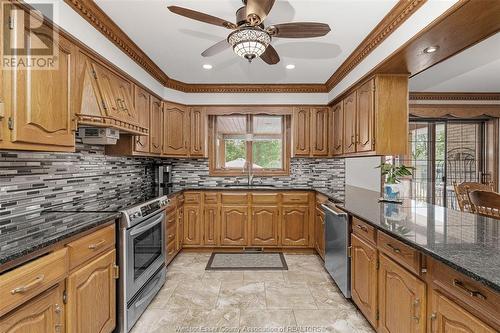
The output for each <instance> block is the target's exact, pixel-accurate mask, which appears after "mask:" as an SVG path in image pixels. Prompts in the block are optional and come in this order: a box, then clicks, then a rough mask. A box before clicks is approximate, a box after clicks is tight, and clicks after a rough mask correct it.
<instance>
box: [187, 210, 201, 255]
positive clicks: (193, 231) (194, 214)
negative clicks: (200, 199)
mask: <svg viewBox="0 0 500 333" xmlns="http://www.w3.org/2000/svg"><path fill="white" fill-rule="evenodd" d="M183 212H184V213H183V215H184V223H183V229H184V240H183V244H184V245H201V237H202V235H201V233H202V217H201V216H200V214H201V212H200V207H199V206H188V205H185V206H184V209H183Z"/></svg>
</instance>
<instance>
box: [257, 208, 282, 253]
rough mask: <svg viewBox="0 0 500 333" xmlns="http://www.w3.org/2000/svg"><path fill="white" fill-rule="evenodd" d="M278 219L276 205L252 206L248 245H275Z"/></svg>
mask: <svg viewBox="0 0 500 333" xmlns="http://www.w3.org/2000/svg"><path fill="white" fill-rule="evenodd" d="M278 221H279V208H278V206H254V207H252V220H251V221H250V245H254V246H277V245H278Z"/></svg>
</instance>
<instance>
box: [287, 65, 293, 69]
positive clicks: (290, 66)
mask: <svg viewBox="0 0 500 333" xmlns="http://www.w3.org/2000/svg"><path fill="white" fill-rule="evenodd" d="M294 68H295V65H293V64H289V65H286V69H294Z"/></svg>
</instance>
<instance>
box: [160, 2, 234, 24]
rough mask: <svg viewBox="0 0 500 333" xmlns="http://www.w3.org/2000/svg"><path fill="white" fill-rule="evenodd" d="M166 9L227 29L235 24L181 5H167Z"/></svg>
mask: <svg viewBox="0 0 500 333" xmlns="http://www.w3.org/2000/svg"><path fill="white" fill-rule="evenodd" d="M168 9H169V10H170V11H171V12H172V13H174V14H177V15H181V16H185V17H187V18H190V19H193V20H196V21H201V22H205V23H209V24H213V25H218V26H220V27H224V28H227V29H236V28H237V26H236V24H234V23H231V22H229V21H226V20H223V19H221V18H218V17H215V16H212V15H208V14H205V13H201V12H197V11H195V10H191V9H187V8H183V7H178V6H168Z"/></svg>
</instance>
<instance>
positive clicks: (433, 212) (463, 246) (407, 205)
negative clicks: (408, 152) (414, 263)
mask: <svg viewBox="0 0 500 333" xmlns="http://www.w3.org/2000/svg"><path fill="white" fill-rule="evenodd" d="M379 197H380V194H379V193H378V192H375V191H369V190H364V189H361V188H357V187H351V186H346V188H345V200H344V204H343V205H338V206H339V208H343V209H344V210H345V211H346V212H348V213H349V214H351V215H354V216H357V217H359V218H361V219H362V220H364V221H366V222H368V223H369V224H371V225H373V226H374V227H376V228H377V229H379V230H382V231H384V232H386V233H387V234H390V235H391V236H393V237H394V238H396V239H398V240H400V241H402V242H404V243H406V244H408V245H410V246H412V247H414V248H416V249H418V250H420V251H422V252H423V253H425V254H428V255H430V256H431V257H433V258H435V259H437V260H439V261H441V262H443V263H445V264H447V265H449V266H451V267H452V268H454V269H456V270H458V271H460V272H462V273H464V274H466V275H467V276H469V277H471V278H473V279H475V280H478V281H480V282H482V283H483V284H485V285H487V286H488V287H490V288H492V289H494V290H496V291H498V292H500V220H496V219H491V218H487V217H482V216H479V215H475V214H470V213H463V212H461V211H457V210H453V209H448V208H445V207H441V206H435V205H431V204H428V203H425V202H420V201H415V200H411V199H408V200H404V202H403V204H394V203H380V202H379V201H378V199H379Z"/></svg>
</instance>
